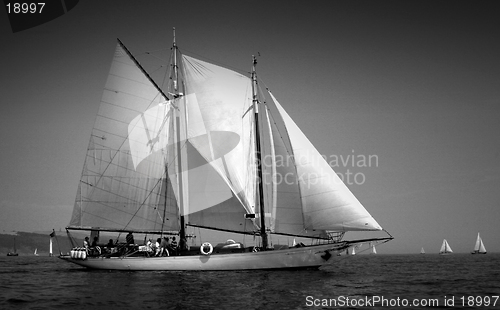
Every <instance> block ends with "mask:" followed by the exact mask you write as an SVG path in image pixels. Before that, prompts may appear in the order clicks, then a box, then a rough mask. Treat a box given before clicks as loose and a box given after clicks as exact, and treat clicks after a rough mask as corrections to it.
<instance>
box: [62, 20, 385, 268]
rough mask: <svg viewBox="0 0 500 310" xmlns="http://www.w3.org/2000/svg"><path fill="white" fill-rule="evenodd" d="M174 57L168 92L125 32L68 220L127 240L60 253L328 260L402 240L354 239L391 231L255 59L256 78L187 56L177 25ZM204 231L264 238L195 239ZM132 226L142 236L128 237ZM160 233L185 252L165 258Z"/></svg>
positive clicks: (175, 263)
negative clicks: (278, 240) (157, 247)
mask: <svg viewBox="0 0 500 310" xmlns="http://www.w3.org/2000/svg"><path fill="white" fill-rule="evenodd" d="M171 60H172V64H171V66H170V67H169V68H171V69H170V72H169V74H168V76H169V81H170V83H169V85H168V86H166V88H167V89H165V90H164V89H162V88H161V87H159V86H158V83H157V82H156V81H155V80H153V78H151V76H150V75H149V74H148V72H146V70H145V69H144V68H143V67H142V66H141V65H140V63H139V62H138V61H137V60H136V58H135V57H134V56H133V55H132V53H131V52H130V51H129V50H128V49H127V48H126V47H125V45H124V44H123V43H122V42H121V41H120V40H118V44H117V47H116V50H115V55H114V58H113V61H112V65H111V70H110V73H109V76H108V80H107V82H106V85H105V87H104V93H103V96H102V100H101V106H100V109H99V112H98V115H97V118H96V122H95V125H94V128H93V130H92V133H91V137H90V141H89V145H88V149H87V154H86V158H85V163H84V168H83V171H82V175H81V178H80V182H79V185H78V189H77V195H76V199H75V204H74V209H73V214H72V218H71V221H70V223H69V225H68V226H67V228H66V230H67V232H68V235H70V234H71V232H72V231H89V232H90V234H91V239H92V238H93V237H97V239H98V240H99V238H102V236H103V235H104V234H113V233H114V234H117V235H118V237H116V240H115V241H114V242H113V240H111V242H110V243H109V244H110V245H109V246H105V245H104V244H103V243H101V244H100V245H99V246H97V247H94V248H88V247H79V246H77V245H76V244H75V245H74V248H73V249H72V250H71V252H70V253H69V254H68V255H61V256H60V258H62V259H64V260H67V261H68V262H71V263H75V264H78V265H81V266H84V267H87V268H93V269H111V270H248V269H282V268H287V269H294V268H319V267H321V266H324V265H327V264H332V263H333V259H332V257H333V256H335V255H336V254H338V253H340V252H342V251H346V250H347V249H348V248H349V247H351V246H352V245H353V244H357V243H359V242H360V241H361V242H369V241H378V242H381V243H383V242H387V241H389V240H391V239H393V237H392V236H391V235H390V234H389V233H387V234H388V237H383V238H368V239H361V240H344V234H345V233H346V232H348V231H380V230H382V227H381V226H380V225H379V224H378V223H377V222H376V220H375V219H374V218H373V217H372V216H371V215H370V214H369V213H368V211H367V210H366V209H365V208H364V206H363V205H362V204H361V203H360V202H359V201H358V199H357V198H356V197H355V196H354V195H353V194H352V193H351V191H350V190H349V189H348V188H347V186H346V185H345V184H344V183H343V182H342V181H341V180H340V178H339V177H338V176H337V174H336V173H335V172H334V171H333V170H332V168H331V167H330V166H329V164H328V163H327V162H326V161H325V160H324V158H323V157H322V156H321V154H320V153H319V152H318V151H317V150H316V148H315V147H314V146H313V145H312V144H311V142H310V141H309V140H308V139H307V137H306V136H305V135H304V133H302V131H301V130H300V129H299V127H298V126H297V125H296V124H295V122H294V121H293V120H292V119H291V118H290V116H289V115H288V114H287V113H286V111H285V110H284V108H283V107H282V106H281V104H280V103H279V102H278V100H277V99H276V98H275V97H274V95H273V94H272V93H271V92H270V91H263V90H262V89H261V88H260V87H259V80H258V78H257V72H256V65H257V59H256V58H255V57H252V62H251V65H252V66H251V74H250V75H249V76H246V75H243V74H240V73H238V72H235V71H233V70H229V69H226V68H224V67H221V66H219V65H216V64H213V63H209V62H206V61H204V60H200V59H197V58H194V57H192V56H188V55H185V54H182V53H181V52H180V49H179V48H178V46H177V44H176V39H175V29H174V39H173V47H172V55H171ZM201 230H203V231H204V232H205V231H219V232H224V233H231V236H234V235H235V234H236V235H239V236H243V237H244V236H245V235H247V236H251V238H252V237H253V238H254V239H255V240H256V241H255V244H253V245H250V246H247V245H245V244H244V242H235V241H234V240H233V239H228V240H227V241H221V242H220V243H218V244H215V245H212V244H211V243H209V242H204V243H201V242H200V243H201V244H196V242H195V241H197V240H200V238H199V236H197V235H196V232H197V231H198V233H199V232H200V231H201ZM125 233H133V234H136V235H139V236H140V238H136V239H135V240H137V239H141V241H142V239H144V241H145V242H144V244H137V243H135V242H133V243H123V242H119V236H120V235H121V234H125ZM153 236H154V237H153ZM158 236H159V237H160V238H162V237H166V236H169V237H172V236H173V237H177V236H178V238H179V241H180V242H179V247H178V248H177V249H175V250H174V251H173V253H174V254H177V255H170V256H168V257H159V256H156V254H155V252H154V250H152V249H151V246H150V245H149V241H148V242H146V239H153V240H152V241H154V240H156V239H157V237H158ZM273 236H287V237H293V238H301V239H302V240H305V239H307V240H311V244H310V245H305V244H304V243H303V242H297V244H296V245H295V246H291V247H289V246H284V245H277V244H274V245H273V244H272V237H273ZM196 237H198V238H196ZM102 239H104V238H102ZM127 239H128V238H127ZM188 239H189V240H190V241H191V245H188V243H189V241H188ZM106 240H107V239H106ZM130 240H132V239H130ZM243 241H244V240H243ZM353 249H354V248H353Z"/></svg>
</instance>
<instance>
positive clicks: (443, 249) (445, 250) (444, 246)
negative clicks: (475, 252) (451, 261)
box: [439, 239, 453, 255]
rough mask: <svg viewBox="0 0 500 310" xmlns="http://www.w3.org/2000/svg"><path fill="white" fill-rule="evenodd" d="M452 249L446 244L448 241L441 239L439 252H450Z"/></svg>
mask: <svg viewBox="0 0 500 310" xmlns="http://www.w3.org/2000/svg"><path fill="white" fill-rule="evenodd" d="M451 253H453V251H452V250H451V247H450V245H449V244H448V241H446V239H444V240H443V244H442V245H441V250H439V254H441V255H445V254H451Z"/></svg>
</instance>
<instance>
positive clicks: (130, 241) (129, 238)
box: [126, 232, 135, 245]
mask: <svg viewBox="0 0 500 310" xmlns="http://www.w3.org/2000/svg"><path fill="white" fill-rule="evenodd" d="M126 240H127V244H129V245H134V244H135V241H134V235H132V232H129V233H128V235H127V237H126Z"/></svg>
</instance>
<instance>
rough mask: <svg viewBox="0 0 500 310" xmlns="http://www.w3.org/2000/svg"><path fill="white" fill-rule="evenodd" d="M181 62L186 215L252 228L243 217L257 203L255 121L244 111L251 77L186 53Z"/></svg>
mask: <svg viewBox="0 0 500 310" xmlns="http://www.w3.org/2000/svg"><path fill="white" fill-rule="evenodd" d="M182 66H183V72H184V80H183V83H184V87H185V95H184V97H183V99H184V106H185V109H184V111H185V112H184V113H185V114H184V115H183V117H184V118H185V124H186V138H187V141H186V142H185V145H186V146H185V149H186V152H187V155H186V159H187V161H188V163H187V167H188V170H189V173H188V175H187V178H188V179H189V182H188V184H187V187H188V188H187V189H186V196H187V197H188V199H189V204H187V205H186V206H185V209H184V214H185V215H186V216H187V218H188V222H189V223H190V224H193V225H200V226H207V227H213V228H223V229H232V230H238V231H244V230H246V231H253V230H254V229H255V225H253V222H252V221H250V220H245V219H244V214H247V213H252V214H253V213H255V207H256V203H255V186H254V183H255V181H254V180H255V172H254V170H253V169H252V167H254V161H255V159H254V155H253V154H254V153H255V146H254V142H253V138H252V135H251V133H252V121H253V120H252V117H251V115H252V114H251V113H247V114H245V111H246V110H248V109H249V107H250V106H251V104H252V101H251V98H250V92H249V90H250V89H251V81H250V79H249V78H248V77H246V76H243V75H241V74H239V73H236V72H234V71H231V70H228V69H225V68H222V67H220V66H216V65H213V64H210V63H207V62H204V61H202V60H198V59H195V58H193V57H189V56H185V55H183V56H182ZM181 111H182V107H181Z"/></svg>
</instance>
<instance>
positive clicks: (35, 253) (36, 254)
mask: <svg viewBox="0 0 500 310" xmlns="http://www.w3.org/2000/svg"><path fill="white" fill-rule="evenodd" d="M37 251H38V248H35V252H34V253H33V255H35V256H38V253H37Z"/></svg>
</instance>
